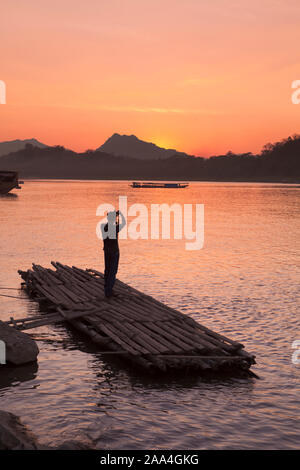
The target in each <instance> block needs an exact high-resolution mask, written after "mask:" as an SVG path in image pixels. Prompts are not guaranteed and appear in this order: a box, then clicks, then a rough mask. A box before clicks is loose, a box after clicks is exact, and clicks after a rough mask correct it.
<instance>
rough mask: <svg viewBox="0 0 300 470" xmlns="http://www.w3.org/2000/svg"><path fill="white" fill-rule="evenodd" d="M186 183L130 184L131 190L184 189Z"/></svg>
mask: <svg viewBox="0 0 300 470" xmlns="http://www.w3.org/2000/svg"><path fill="white" fill-rule="evenodd" d="M188 185H189V184H188V183H157V182H150V181H146V182H142V183H141V182H138V181H133V182H132V183H131V185H130V186H131V187H132V188H186V187H187V186H188Z"/></svg>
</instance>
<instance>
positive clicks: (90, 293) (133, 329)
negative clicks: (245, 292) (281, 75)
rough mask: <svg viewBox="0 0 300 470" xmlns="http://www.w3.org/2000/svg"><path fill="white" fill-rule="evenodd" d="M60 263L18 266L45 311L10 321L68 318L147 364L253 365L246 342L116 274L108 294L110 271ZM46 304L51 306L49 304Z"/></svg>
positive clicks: (232, 368)
mask: <svg viewBox="0 0 300 470" xmlns="http://www.w3.org/2000/svg"><path fill="white" fill-rule="evenodd" d="M51 264H52V266H53V267H54V268H55V269H49V268H44V267H42V266H38V265H35V264H33V266H32V269H31V270H28V271H18V272H19V274H20V275H21V277H22V279H23V280H24V283H23V287H24V288H25V290H26V292H27V293H28V294H29V296H30V297H31V298H33V299H35V300H36V301H38V302H40V303H41V306H43V310H44V313H40V314H39V315H35V316H33V317H31V318H21V319H14V318H11V319H10V321H8V322H7V323H8V324H9V325H11V326H14V327H15V328H18V329H20V330H28V329H31V328H36V327H39V326H43V325H50V324H55V323H58V322H66V323H67V324H69V325H72V326H73V327H75V328H76V329H77V330H79V331H81V332H83V333H84V334H85V335H87V336H88V337H89V338H90V339H91V340H92V341H93V342H94V343H96V344H97V345H99V347H100V349H101V352H102V353H103V354H116V355H120V356H121V357H123V358H125V359H126V360H128V361H131V363H132V364H135V365H138V366H141V367H142V368H144V369H145V368H146V369H147V370H151V371H155V370H160V371H164V372H165V371H168V370H172V369H175V370H178V369H197V370H199V372H201V373H203V372H225V371H226V372H230V373H233V372H239V373H241V374H242V375H246V376H255V374H254V373H253V372H251V371H250V367H251V365H252V364H255V359H254V358H255V356H253V355H251V354H249V353H247V352H246V351H245V350H244V346H243V345H242V344H241V343H238V342H236V341H232V340H231V339H229V338H227V337H225V336H223V335H221V334H218V333H215V332H214V331H212V330H210V329H208V328H206V327H205V326H203V325H201V324H199V323H198V322H196V321H195V320H193V319H192V318H191V317H189V316H188V315H185V314H183V313H181V312H179V311H177V310H175V309H173V308H171V307H169V306H167V305H165V304H163V303H161V302H159V301H158V300H156V299H154V298H153V297H150V296H148V295H146V294H144V293H142V292H140V291H138V290H136V289H134V288H132V287H130V286H129V285H127V284H125V283H123V282H121V281H120V280H116V283H115V286H114V296H113V297H111V298H110V299H106V298H105V296H104V276H103V274H102V273H101V272H99V271H96V270H95V269H86V270H83V269H79V268H77V267H75V266H72V267H70V266H66V265H63V264H61V263H58V262H51ZM45 306H46V310H45Z"/></svg>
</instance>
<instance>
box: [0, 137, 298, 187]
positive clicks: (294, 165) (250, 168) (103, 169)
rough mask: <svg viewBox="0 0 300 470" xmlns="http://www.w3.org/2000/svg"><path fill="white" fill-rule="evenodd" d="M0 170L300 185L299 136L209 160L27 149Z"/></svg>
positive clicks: (79, 176)
mask: <svg viewBox="0 0 300 470" xmlns="http://www.w3.org/2000/svg"><path fill="white" fill-rule="evenodd" d="M0 170H16V171H19V173H20V176H21V178H22V177H23V178H66V179H67V178H70V179H130V180H144V179H145V180H146V179H148V180H149V179H151V180H155V179H160V180H190V181H279V182H280V181H284V182H299V183H300V136H298V135H295V136H293V137H289V138H287V139H284V140H282V141H280V142H276V143H274V144H267V145H265V147H264V148H263V150H262V152H261V153H260V154H259V155H253V154H252V153H244V154H234V153H232V152H228V153H227V154H226V155H219V156H213V157H210V158H202V157H192V156H181V155H173V156H170V157H168V158H164V159H151V160H150V159H145V160H142V159H139V158H128V157H116V156H113V155H111V154H108V153H105V152H102V151H92V150H89V151H87V152H85V153H76V152H73V151H71V150H66V149H65V148H64V147H61V146H56V147H46V148H39V147H35V146H33V145H30V144H27V145H26V147H25V149H22V150H19V151H18V152H14V153H11V154H9V155H6V156H3V157H1V158H0Z"/></svg>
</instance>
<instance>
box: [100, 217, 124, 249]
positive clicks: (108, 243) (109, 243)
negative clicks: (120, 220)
mask: <svg viewBox="0 0 300 470" xmlns="http://www.w3.org/2000/svg"><path fill="white" fill-rule="evenodd" d="M115 227H116V237H115V238H109V237H107V238H104V239H103V250H104V251H106V252H109V253H114V252H117V251H119V242H118V237H119V231H120V227H119V224H116V226H115ZM103 230H104V232H108V224H106V225H104V227H103Z"/></svg>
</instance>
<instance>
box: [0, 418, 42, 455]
mask: <svg viewBox="0 0 300 470" xmlns="http://www.w3.org/2000/svg"><path fill="white" fill-rule="evenodd" d="M32 449H34V450H35V449H38V443H37V440H36V438H35V436H34V435H33V434H32V433H31V432H29V431H28V430H27V429H26V427H25V426H24V425H23V424H22V423H21V421H20V419H19V418H18V417H17V416H15V415H14V414H13V413H9V412H7V411H1V410H0V450H32Z"/></svg>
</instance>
